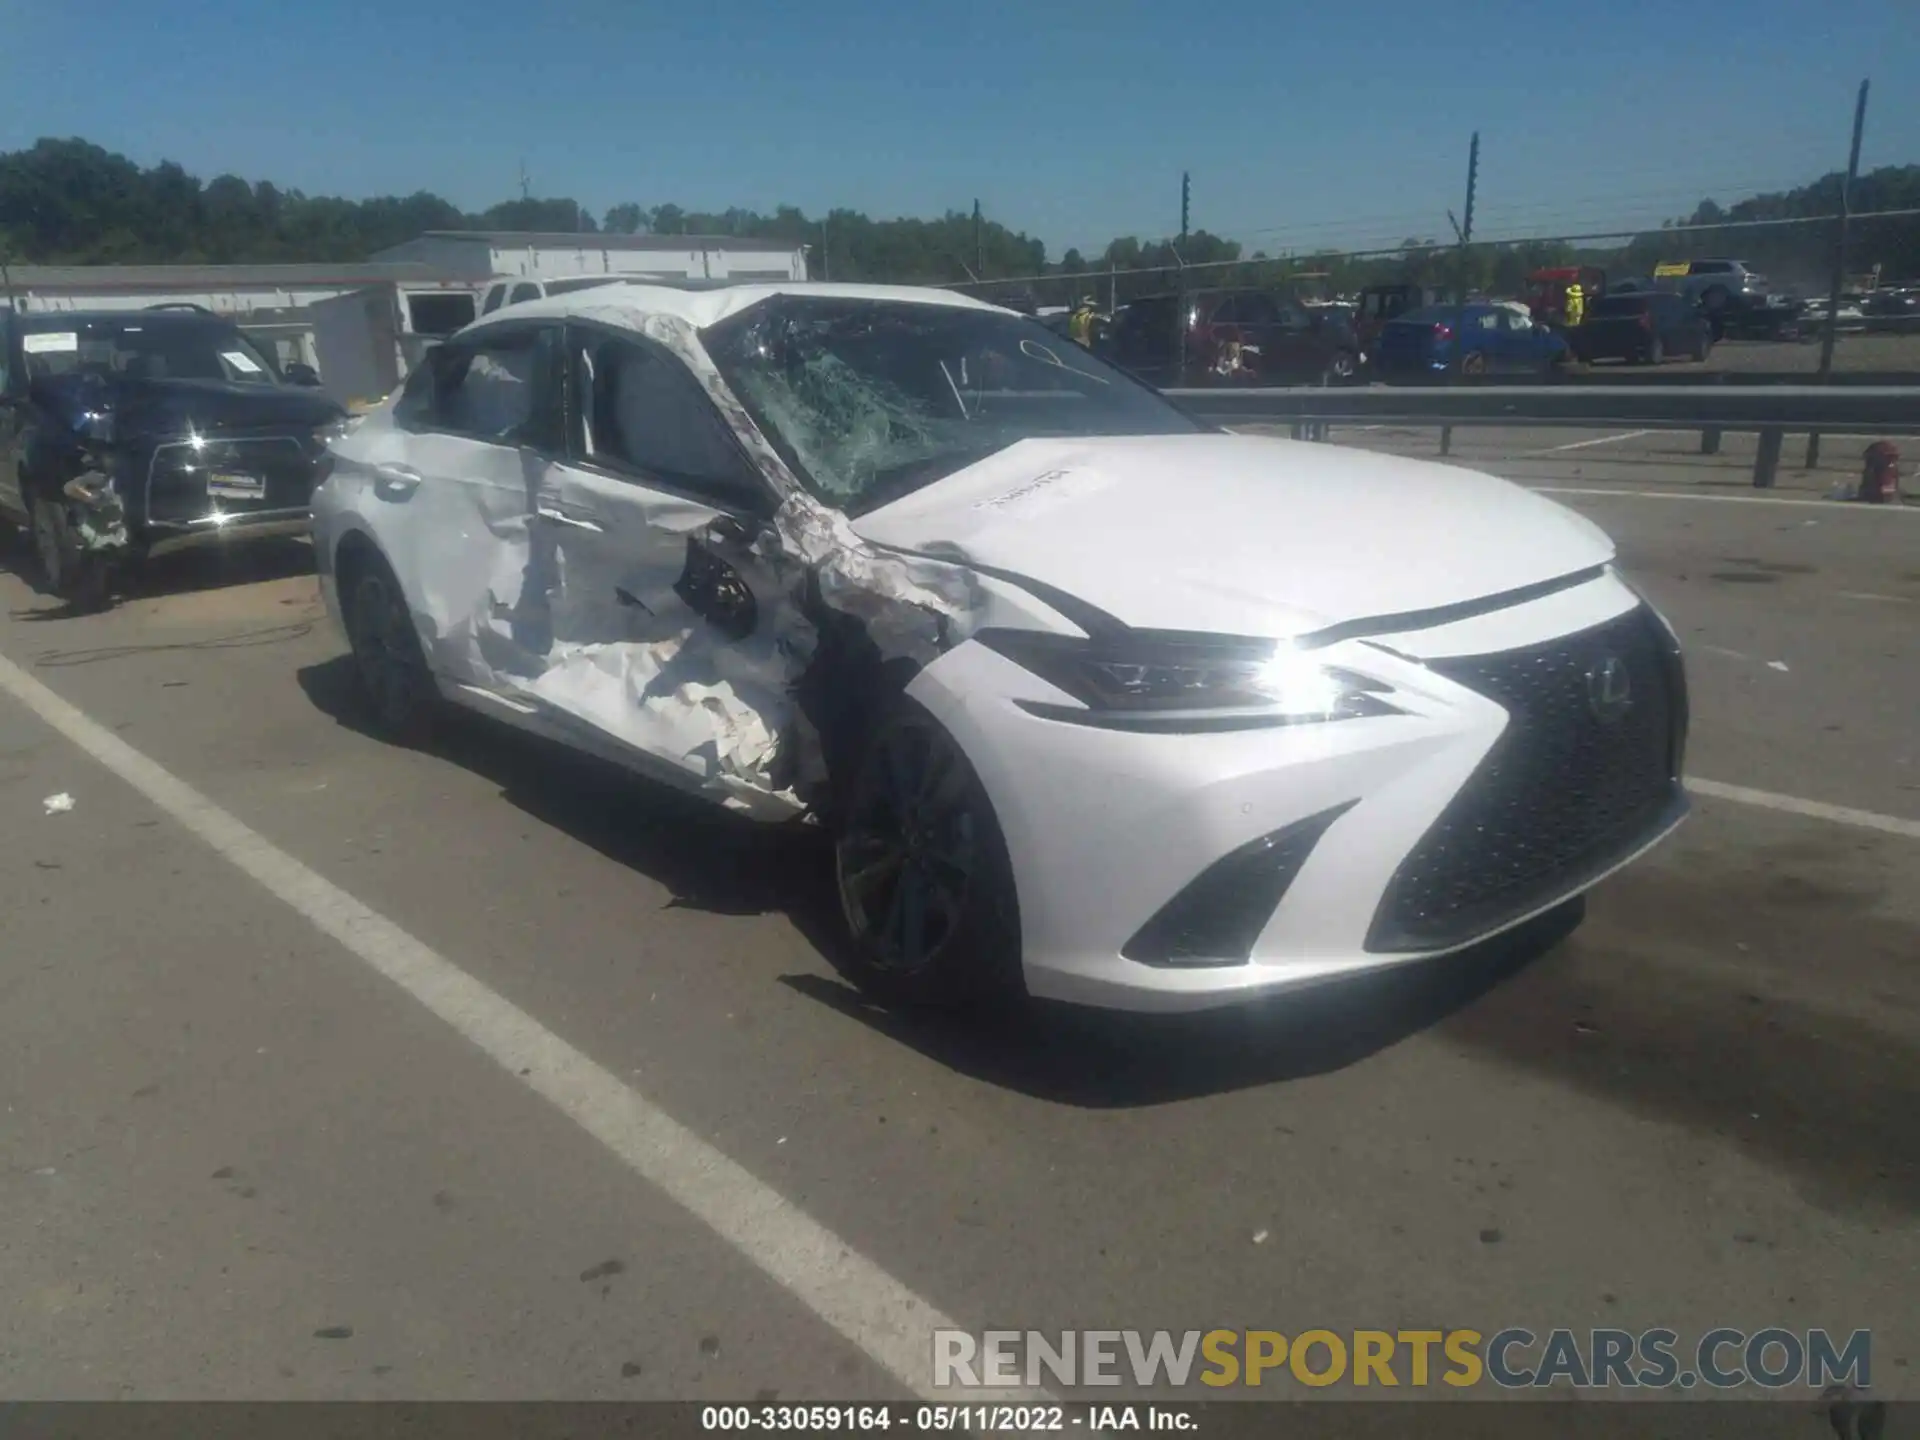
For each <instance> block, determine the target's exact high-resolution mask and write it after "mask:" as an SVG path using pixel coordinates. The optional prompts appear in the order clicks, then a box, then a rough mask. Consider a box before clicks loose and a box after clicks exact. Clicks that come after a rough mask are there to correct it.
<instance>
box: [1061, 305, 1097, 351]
mask: <svg viewBox="0 0 1920 1440" xmlns="http://www.w3.org/2000/svg"><path fill="white" fill-rule="evenodd" d="M1093 314H1094V310H1093V297H1092V296H1091V295H1083V296H1081V297H1080V305H1079V308H1078V309H1076V310H1075V311H1074V312H1073V318H1072V319H1071V320H1069V321H1068V322H1067V335H1068V337H1069V338H1071V339H1072V341H1073V343H1074V344H1076V345H1084V346H1086V347H1087V348H1088V349H1089V350H1091V349H1092V348H1093Z"/></svg>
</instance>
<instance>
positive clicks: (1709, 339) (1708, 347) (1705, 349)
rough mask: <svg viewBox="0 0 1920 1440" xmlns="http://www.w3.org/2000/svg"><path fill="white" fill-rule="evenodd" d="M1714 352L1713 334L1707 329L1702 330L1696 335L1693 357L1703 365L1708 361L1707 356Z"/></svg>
mask: <svg viewBox="0 0 1920 1440" xmlns="http://www.w3.org/2000/svg"><path fill="white" fill-rule="evenodd" d="M1712 353H1713V336H1712V335H1711V334H1709V333H1708V332H1707V331H1705V330H1702V331H1701V332H1700V333H1699V334H1698V335H1696V336H1695V337H1694V341H1693V358H1694V359H1696V360H1698V361H1699V362H1700V363H1701V364H1702V365H1704V364H1706V363H1707V357H1708V356H1709V355H1711V354H1712Z"/></svg>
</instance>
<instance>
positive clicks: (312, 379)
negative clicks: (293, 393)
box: [285, 360, 320, 388]
mask: <svg viewBox="0 0 1920 1440" xmlns="http://www.w3.org/2000/svg"><path fill="white" fill-rule="evenodd" d="M285 374H286V377H287V383H288V384H289V385H305V386H308V387H309V388H312V387H315V386H318V385H319V383H320V372H319V371H318V370H316V369H314V368H313V366H311V365H309V364H307V363H306V362H305V361H302V360H296V361H294V362H293V363H292V364H291V365H289V366H287V367H286V371H285Z"/></svg>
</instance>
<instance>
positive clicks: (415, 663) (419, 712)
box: [344, 564, 438, 745]
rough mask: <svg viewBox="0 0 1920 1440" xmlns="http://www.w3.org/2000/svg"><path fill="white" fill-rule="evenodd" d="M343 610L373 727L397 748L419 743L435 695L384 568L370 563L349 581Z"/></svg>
mask: <svg viewBox="0 0 1920 1440" xmlns="http://www.w3.org/2000/svg"><path fill="white" fill-rule="evenodd" d="M344 608H345V611H346V621H347V638H348V640H349V642H350V643H351V644H352V646H353V659H354V664H355V666H356V668H357V669H358V670H359V672H360V683H361V686H362V687H363V688H364V690H365V691H366V697H367V702H368V705H369V707H370V708H371V710H372V713H373V720H374V724H375V726H376V727H377V728H378V730H379V731H380V733H381V734H382V735H384V736H385V737H386V738H387V739H389V740H392V741H394V742H396V743H398V744H402V745H418V744H421V743H422V742H424V741H425V740H426V739H427V737H428V736H429V734H430V733H431V732H432V729H433V721H434V714H435V710H436V708H437V705H436V701H437V698H438V697H437V695H436V692H435V690H434V686H433V676H432V674H431V672H430V671H429V670H428V669H427V663H426V657H425V656H424V655H422V654H421V652H420V637H419V636H418V635H417V634H416V633H415V632H414V628H413V617H412V616H411V615H410V614H409V613H408V611H407V602H406V597H405V596H404V595H403V594H402V593H401V590H400V585H399V582H398V581H396V580H395V579H394V578H393V575H392V572H390V571H389V570H387V568H386V567H385V566H384V565H379V564H376V565H371V566H369V567H368V568H367V569H365V570H363V571H362V572H361V573H360V574H359V576H358V577H357V578H356V579H355V580H354V582H353V586H352V589H351V591H350V593H349V594H348V595H347V596H346V600H345V606H344Z"/></svg>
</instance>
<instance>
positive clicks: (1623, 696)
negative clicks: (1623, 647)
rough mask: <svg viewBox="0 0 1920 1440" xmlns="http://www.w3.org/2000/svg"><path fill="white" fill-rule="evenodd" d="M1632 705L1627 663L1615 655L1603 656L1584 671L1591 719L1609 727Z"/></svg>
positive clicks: (1630, 681) (1631, 681)
mask: <svg viewBox="0 0 1920 1440" xmlns="http://www.w3.org/2000/svg"><path fill="white" fill-rule="evenodd" d="M1632 706H1633V680H1632V677H1631V676H1629V675H1628V674H1627V662H1626V661H1624V660H1622V659H1621V658H1620V657H1619V656H1618V655H1602V656H1601V657H1600V658H1599V659H1598V660H1596V661H1594V663H1593V668H1592V669H1591V670H1589V671H1587V708H1588V709H1590V710H1591V711H1593V716H1594V719H1596V720H1601V721H1604V722H1606V723H1607V724H1612V723H1613V722H1614V721H1616V720H1618V719H1619V718H1620V717H1621V716H1622V715H1625V714H1626V713H1627V711H1628V710H1629V709H1631V708H1632Z"/></svg>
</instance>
